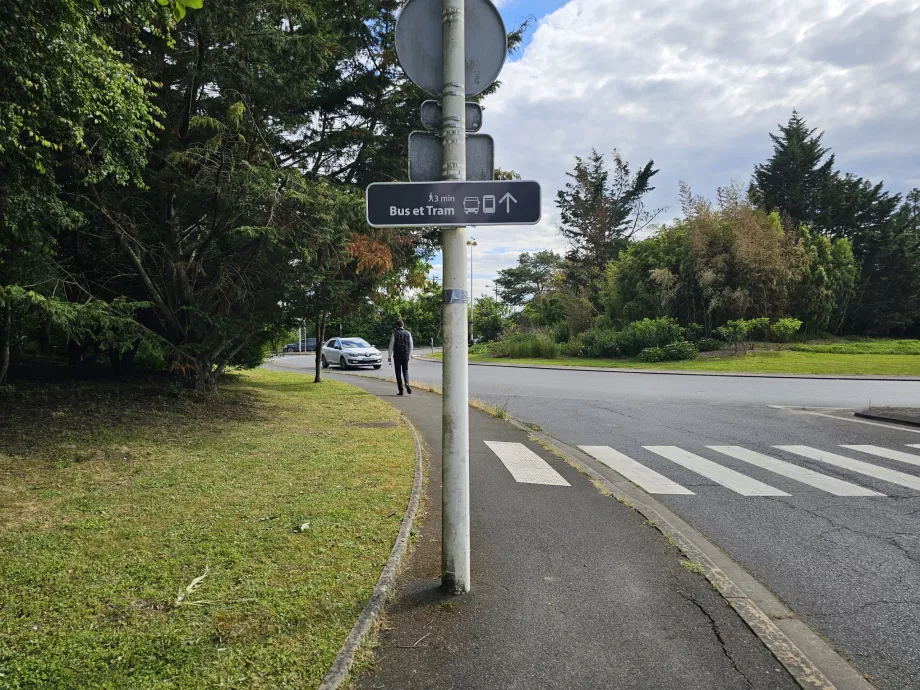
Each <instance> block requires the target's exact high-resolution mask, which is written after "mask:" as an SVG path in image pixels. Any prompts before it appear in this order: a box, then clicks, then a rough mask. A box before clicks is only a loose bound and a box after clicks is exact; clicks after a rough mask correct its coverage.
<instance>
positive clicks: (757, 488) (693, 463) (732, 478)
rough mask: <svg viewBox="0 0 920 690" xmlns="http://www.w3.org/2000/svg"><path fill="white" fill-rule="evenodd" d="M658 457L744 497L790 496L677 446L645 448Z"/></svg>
mask: <svg viewBox="0 0 920 690" xmlns="http://www.w3.org/2000/svg"><path fill="white" fill-rule="evenodd" d="M643 447H644V448H645V449H646V450H650V451H652V452H653V453H655V454H656V455H660V456H661V457H663V458H667V459H668V460H670V461H671V462H676V463H677V464H678V465H680V466H682V467H686V468H687V469H688V470H690V471H691V472H696V473H697V474H701V475H703V476H704V477H706V478H708V479H711V480H712V481H714V482H716V483H717V484H721V485H722V486H724V487H726V488H729V489H731V490H732V491H734V492H735V493H739V494H741V495H742V496H788V495H789V494H787V493H786V492H785V491H780V490H779V489H776V488H774V487H772V486H770V485H769V484H764V483H763V482H759V481H757V480H756V479H751V478H750V477H748V476H745V475H743V474H741V473H740V472H735V470H732V469H729V468H728V467H723V466H722V465H719V464H717V463H714V462H712V461H711V460H707V459H706V458H701V457H700V456H699V455H694V454H693V453H689V452H687V451H685V450H683V449H682V448H678V447H677V446H643Z"/></svg>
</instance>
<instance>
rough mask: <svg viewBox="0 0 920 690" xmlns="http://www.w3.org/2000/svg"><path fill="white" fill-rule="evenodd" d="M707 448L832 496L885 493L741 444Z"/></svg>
mask: <svg viewBox="0 0 920 690" xmlns="http://www.w3.org/2000/svg"><path fill="white" fill-rule="evenodd" d="M709 448H712V449H713V450H714V451H717V452H719V453H724V454H725V455H728V456H730V457H733V458H735V459H737V460H741V461H743V462H747V463H750V464H751V465H754V466H756V467H760V468H761V469H764V470H767V471H768V472H775V473H776V474H781V475H782V476H784V477H789V479H794V480H795V481H797V482H802V483H803V484H808V486H813V487H814V488H816V489H821V491H826V492H827V493H829V494H833V495H834V496H884V495H885V494H880V493H879V492H878V491H873V490H872V489H867V488H865V487H862V486H858V485H856V484H851V483H850V482H845V481H843V480H842V479H837V478H835V477H828V476H827V475H826V474H821V473H820V472H815V471H814V470H810V469H808V468H806V467H799V466H798V465H793V464H792V463H791V462H784V461H782V460H777V459H776V458H771V457H770V456H769V455H764V454H763V453H757V452H755V451H753V450H748V449H747V448H742V447H741V446H709Z"/></svg>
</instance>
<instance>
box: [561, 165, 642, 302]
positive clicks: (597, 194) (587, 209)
mask: <svg viewBox="0 0 920 690" xmlns="http://www.w3.org/2000/svg"><path fill="white" fill-rule="evenodd" d="M653 165H654V162H653V161H649V162H648V163H647V164H646V165H645V166H644V167H643V168H641V169H640V170H638V171H637V172H636V173H633V172H632V171H631V169H630V166H629V164H628V163H627V162H626V161H625V160H623V158H622V156H621V155H620V153H619V152H618V151H614V154H613V175H612V179H611V173H610V171H609V170H608V169H607V165H606V162H605V160H604V157H603V155H601V154H599V153H598V152H597V151H594V150H592V152H591V155H590V156H589V157H588V159H587V160H585V159H583V158H580V157H576V159H575V170H574V171H573V172H570V173H568V176H569V177H570V178H572V180H574V181H573V182H569V183H567V184H566V186H565V189H564V190H560V191H559V193H558V195H557V198H556V206H557V207H558V208H559V211H560V213H561V215H562V224H561V225H560V227H559V231H560V232H561V233H562V235H563V237H565V238H566V240H568V242H569V245H570V247H571V249H570V251H569V253H568V255H567V259H568V264H567V268H566V275H567V279H568V280H569V283H570V284H571V285H572V286H573V287H574V288H575V289H576V291H577V292H585V293H586V294H587V295H588V296H589V297H590V298H591V299H592V301H595V302H596V298H597V291H598V285H599V281H600V279H601V277H602V274H603V271H604V268H605V267H606V265H607V263H608V262H610V261H613V260H615V259H616V258H617V257H618V256H619V255H620V253H621V252H622V251H623V250H624V249H625V248H626V246H627V245H628V243H629V241H630V240H631V239H632V238H633V237H635V236H636V234H638V233H639V232H641V231H642V230H644V229H646V228H647V227H648V226H649V225H650V224H651V223H652V222H654V220H655V218H656V217H657V216H658V214H659V212H660V210H658V211H649V210H646V208H645V205H644V202H643V199H644V197H645V196H646V195H647V194H648V193H649V192H651V191H652V190H654V187H652V186H651V180H652V178H653V177H654V176H655V175H656V174H657V173H658V171H657V170H655V169H654V168H653Z"/></svg>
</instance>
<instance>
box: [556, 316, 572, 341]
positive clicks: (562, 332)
mask: <svg viewBox="0 0 920 690" xmlns="http://www.w3.org/2000/svg"><path fill="white" fill-rule="evenodd" d="M571 338H572V329H571V328H569V323H568V321H560V322H559V323H557V324H556V325H555V326H554V327H553V340H555V341H556V342H557V343H560V344H561V343H567V342H569V340H571Z"/></svg>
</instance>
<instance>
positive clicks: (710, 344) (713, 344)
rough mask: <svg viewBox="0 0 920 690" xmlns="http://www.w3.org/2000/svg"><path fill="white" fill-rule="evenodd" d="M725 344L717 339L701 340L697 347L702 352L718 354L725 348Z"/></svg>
mask: <svg viewBox="0 0 920 690" xmlns="http://www.w3.org/2000/svg"><path fill="white" fill-rule="evenodd" d="M724 345H725V343H724V342H722V341H721V340H716V339H715V338H700V339H699V340H698V341H697V343H696V347H697V349H698V350H699V351H700V352H716V351H717V350H721V349H722V348H723V347H724Z"/></svg>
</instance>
